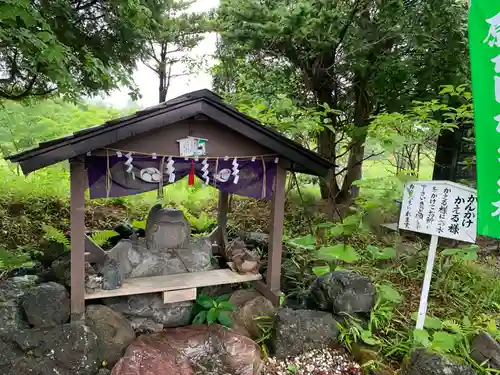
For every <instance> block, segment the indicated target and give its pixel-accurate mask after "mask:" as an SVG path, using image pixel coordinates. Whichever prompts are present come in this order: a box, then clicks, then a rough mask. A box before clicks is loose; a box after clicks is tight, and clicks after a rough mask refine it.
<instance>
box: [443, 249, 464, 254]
mask: <svg viewBox="0 0 500 375" xmlns="http://www.w3.org/2000/svg"><path fill="white" fill-rule="evenodd" d="M460 251H461V250H460V249H444V250H443V251H441V255H455V254H458V253H459V252H460Z"/></svg>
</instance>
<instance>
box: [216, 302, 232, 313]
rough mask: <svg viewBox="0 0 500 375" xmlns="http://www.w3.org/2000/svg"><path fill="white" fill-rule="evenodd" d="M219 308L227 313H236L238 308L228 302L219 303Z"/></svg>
mask: <svg viewBox="0 0 500 375" xmlns="http://www.w3.org/2000/svg"><path fill="white" fill-rule="evenodd" d="M218 308H219V309H222V310H226V311H236V306H234V305H233V304H232V303H229V302H226V301H222V302H221V303H219V306H218Z"/></svg>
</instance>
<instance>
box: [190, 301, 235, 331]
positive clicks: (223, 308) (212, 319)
mask: <svg viewBox="0 0 500 375" xmlns="http://www.w3.org/2000/svg"><path fill="white" fill-rule="evenodd" d="M228 300H229V296H220V297H217V298H215V299H212V298H210V297H207V296H198V297H197V298H196V304H197V305H198V306H199V307H201V308H202V310H201V311H200V312H198V313H197V314H196V316H195V317H194V318H193V322H192V323H193V324H203V323H205V322H206V323H208V324H213V323H219V324H220V325H223V326H225V327H232V325H233V320H232V319H231V317H230V316H229V314H228V311H235V307H234V305H233V304H231V303H229V302H228Z"/></svg>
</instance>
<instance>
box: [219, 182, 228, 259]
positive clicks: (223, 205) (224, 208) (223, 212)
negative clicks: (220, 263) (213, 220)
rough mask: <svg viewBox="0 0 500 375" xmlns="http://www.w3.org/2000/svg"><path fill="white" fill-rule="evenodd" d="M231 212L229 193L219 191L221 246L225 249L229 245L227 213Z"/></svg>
mask: <svg viewBox="0 0 500 375" xmlns="http://www.w3.org/2000/svg"><path fill="white" fill-rule="evenodd" d="M228 212H229V194H228V193H224V192H222V191H219V215H218V220H217V221H218V223H219V243H218V245H219V248H221V249H223V250H222V251H224V250H225V247H226V246H227V245H228V238H227V213H228Z"/></svg>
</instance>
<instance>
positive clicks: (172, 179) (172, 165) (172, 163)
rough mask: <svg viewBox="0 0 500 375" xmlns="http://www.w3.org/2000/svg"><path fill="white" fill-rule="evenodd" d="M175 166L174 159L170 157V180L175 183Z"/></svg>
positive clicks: (168, 167)
mask: <svg viewBox="0 0 500 375" xmlns="http://www.w3.org/2000/svg"><path fill="white" fill-rule="evenodd" d="M174 171H175V167H174V160H173V159H172V158H171V157H169V158H168V159H167V173H168V182H169V183H173V182H175V173H174Z"/></svg>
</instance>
